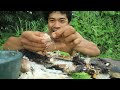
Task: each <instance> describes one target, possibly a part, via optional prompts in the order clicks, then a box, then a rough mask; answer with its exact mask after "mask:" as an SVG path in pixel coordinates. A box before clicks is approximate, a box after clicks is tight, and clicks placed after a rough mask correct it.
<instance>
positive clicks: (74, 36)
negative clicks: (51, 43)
mask: <svg viewBox="0 0 120 90" xmlns="http://www.w3.org/2000/svg"><path fill="white" fill-rule="evenodd" d="M75 39H76V35H75V34H71V35H70V36H68V37H66V38H65V42H72V41H74V40H75Z"/></svg>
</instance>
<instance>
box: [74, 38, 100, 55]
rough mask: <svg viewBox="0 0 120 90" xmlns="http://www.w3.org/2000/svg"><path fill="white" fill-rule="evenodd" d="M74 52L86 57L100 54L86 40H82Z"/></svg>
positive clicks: (96, 48)
mask: <svg viewBox="0 0 120 90" xmlns="http://www.w3.org/2000/svg"><path fill="white" fill-rule="evenodd" d="M74 50H75V51H77V52H80V53H82V54H84V55H88V56H97V55H99V54H100V50H99V49H98V47H97V46H96V45H95V44H94V43H93V42H90V41H88V40H86V39H83V40H82V41H81V42H80V44H78V45H77V46H76V47H75V48H74Z"/></svg>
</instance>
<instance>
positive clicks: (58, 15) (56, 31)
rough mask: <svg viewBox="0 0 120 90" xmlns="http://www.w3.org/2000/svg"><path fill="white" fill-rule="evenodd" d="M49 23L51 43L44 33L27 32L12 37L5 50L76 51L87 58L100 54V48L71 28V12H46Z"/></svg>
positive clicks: (5, 45) (45, 16)
mask: <svg viewBox="0 0 120 90" xmlns="http://www.w3.org/2000/svg"><path fill="white" fill-rule="evenodd" d="M43 15H44V18H45V20H46V21H47V22H48V30H49V31H48V34H49V35H50V37H51V42H47V41H46V40H45V38H44V33H43V32H38V31H25V32H23V33H22V34H21V36H20V37H19V38H17V37H10V38H9V39H8V40H7V41H6V42H5V44H4V45H3V48H4V49H10V50H20V49H27V50H30V51H35V52H38V51H44V50H47V51H55V50H60V51H65V52H68V53H70V54H72V53H73V52H74V51H76V52H80V53H81V54H83V55H87V56H97V55H99V54H100V50H99V49H98V47H97V46H96V45H95V44H94V43H93V42H91V41H88V40H86V39H84V38H83V37H82V36H81V35H80V34H79V33H78V32H77V31H76V30H75V29H74V28H73V27H72V26H70V21H71V16H72V12H71V11H44V12H43Z"/></svg>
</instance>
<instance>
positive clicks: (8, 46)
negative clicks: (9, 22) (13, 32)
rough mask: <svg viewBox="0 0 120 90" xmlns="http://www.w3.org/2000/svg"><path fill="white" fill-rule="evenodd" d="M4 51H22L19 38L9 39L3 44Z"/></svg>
mask: <svg viewBox="0 0 120 90" xmlns="http://www.w3.org/2000/svg"><path fill="white" fill-rule="evenodd" d="M3 49H4V50H20V49H23V47H22V44H21V42H20V38H19V37H10V38H8V40H7V41H6V42H5V43H4V44H3Z"/></svg>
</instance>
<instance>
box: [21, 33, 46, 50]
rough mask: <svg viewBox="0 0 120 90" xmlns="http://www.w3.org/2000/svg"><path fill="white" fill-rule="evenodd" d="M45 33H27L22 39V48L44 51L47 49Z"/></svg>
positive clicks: (23, 34)
mask: <svg viewBox="0 0 120 90" xmlns="http://www.w3.org/2000/svg"><path fill="white" fill-rule="evenodd" d="M44 35H45V33H43V32H38V31H35V32H34V31H25V32H23V33H22V35H21V37H20V39H21V43H22V46H23V47H24V48H25V49H28V50H31V51H44V50H45V48H46V40H45V38H44Z"/></svg>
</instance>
